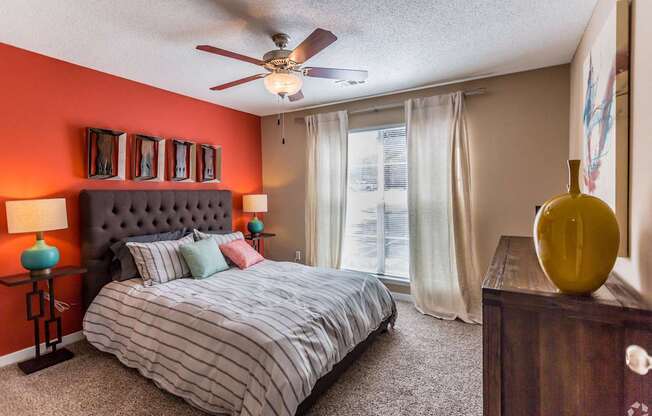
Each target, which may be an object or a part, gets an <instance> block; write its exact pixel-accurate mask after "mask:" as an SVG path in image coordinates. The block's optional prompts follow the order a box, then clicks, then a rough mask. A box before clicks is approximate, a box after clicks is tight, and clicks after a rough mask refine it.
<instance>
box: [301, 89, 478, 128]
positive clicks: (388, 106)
mask: <svg viewBox="0 0 652 416" xmlns="http://www.w3.org/2000/svg"><path fill="white" fill-rule="evenodd" d="M462 92H463V93H464V96H466V97H470V96H474V95H482V94H485V93H486V92H487V89H486V88H484V87H482V88H474V89H472V90H465V91H462ZM404 105H405V104H404V103H392V104H385V105H377V106H375V107H370V108H363V109H360V110H353V111H349V112H348V113H349V115H351V114H365V113H375V112H377V111H382V110H391V109H393V108H400V107H403V106H404ZM294 120H295V121H297V122H303V121H304V117H296V118H295V119H294Z"/></svg>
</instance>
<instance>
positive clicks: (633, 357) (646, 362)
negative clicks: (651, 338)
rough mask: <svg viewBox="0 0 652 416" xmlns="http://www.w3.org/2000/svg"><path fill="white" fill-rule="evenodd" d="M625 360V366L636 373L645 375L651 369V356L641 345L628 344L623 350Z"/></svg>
mask: <svg viewBox="0 0 652 416" xmlns="http://www.w3.org/2000/svg"><path fill="white" fill-rule="evenodd" d="M625 362H626V363H627V367H629V369H630V370H632V371H633V372H635V373H636V374H640V375H642V376H644V375H646V374H647V373H648V371H650V370H652V357H650V356H649V355H648V353H647V351H645V349H643V348H642V347H639V346H638V345H630V346H629V347H627V350H626V351H625Z"/></svg>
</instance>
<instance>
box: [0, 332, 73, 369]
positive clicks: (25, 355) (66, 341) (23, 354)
mask: <svg viewBox="0 0 652 416" xmlns="http://www.w3.org/2000/svg"><path fill="white" fill-rule="evenodd" d="M82 339H84V334H83V332H82V331H77V332H73V333H72V334H68V335H64V337H63V339H62V340H61V344H58V345H59V346H62V347H65V346H66V345H70V344H73V343H75V342H77V341H81V340H82ZM41 351H42V352H44V351H45V342H44V343H42V344H41ZM30 358H34V347H28V348H25V349H23V350H20V351H16V352H12V353H11V354H7V355H3V356H1V357H0V368H2V367H6V366H8V365H12V364H16V363H19V362H21V361H25V360H29V359H30Z"/></svg>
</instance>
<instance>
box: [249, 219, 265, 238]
mask: <svg viewBox="0 0 652 416" xmlns="http://www.w3.org/2000/svg"><path fill="white" fill-rule="evenodd" d="M264 228H265V226H264V224H263V222H262V221H261V220H259V219H258V217H256V216H255V215H254V217H253V218H252V219H251V221H249V223H248V224H247V229H248V230H249V232H250V233H251V234H260V233H262V232H263V229H264Z"/></svg>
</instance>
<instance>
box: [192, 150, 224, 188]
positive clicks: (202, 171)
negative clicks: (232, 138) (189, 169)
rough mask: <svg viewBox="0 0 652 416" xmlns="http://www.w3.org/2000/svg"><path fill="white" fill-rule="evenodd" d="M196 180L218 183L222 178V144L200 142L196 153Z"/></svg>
mask: <svg viewBox="0 0 652 416" xmlns="http://www.w3.org/2000/svg"><path fill="white" fill-rule="evenodd" d="M197 172H198V175H197V180H198V181H199V182H206V183H219V182H220V181H221V179H222V146H212V145H210V144H202V145H200V146H199V151H198V154H197Z"/></svg>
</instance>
